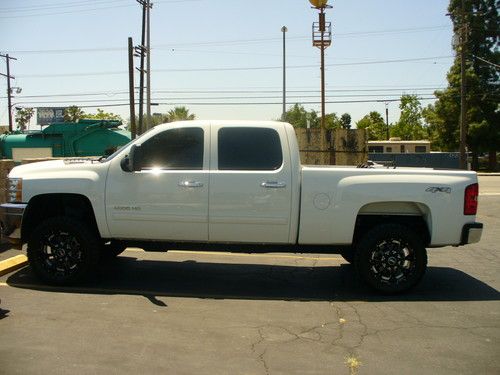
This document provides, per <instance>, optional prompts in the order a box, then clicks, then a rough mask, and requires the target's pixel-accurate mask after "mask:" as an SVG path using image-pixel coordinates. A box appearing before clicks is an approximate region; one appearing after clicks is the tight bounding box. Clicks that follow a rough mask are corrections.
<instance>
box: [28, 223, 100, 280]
mask: <svg viewBox="0 0 500 375" xmlns="http://www.w3.org/2000/svg"><path fill="white" fill-rule="evenodd" d="M27 252H28V259H29V262H30V265H31V268H32V269H33V272H34V273H35V275H36V276H38V277H39V278H40V279H41V280H43V281H45V282H47V283H50V284H56V285H68V284H74V283H76V282H79V281H82V280H83V279H85V278H88V277H89V276H90V275H91V273H92V271H94V270H95V268H96V266H97V263H98V260H99V242H98V241H97V236H96V234H95V233H94V232H93V231H91V230H89V229H88V228H87V227H86V226H85V224H83V223H82V222H80V221H77V220H75V219H72V218H67V217H54V218H50V219H47V220H45V221H44V222H42V223H41V224H40V225H39V226H38V227H37V228H36V229H35V230H34V231H33V233H32V236H31V239H30V241H29V242H28V251H27Z"/></svg>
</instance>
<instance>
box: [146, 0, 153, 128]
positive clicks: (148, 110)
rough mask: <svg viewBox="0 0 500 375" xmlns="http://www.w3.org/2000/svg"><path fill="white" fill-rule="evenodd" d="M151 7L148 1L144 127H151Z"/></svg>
mask: <svg viewBox="0 0 500 375" xmlns="http://www.w3.org/2000/svg"><path fill="white" fill-rule="evenodd" d="M152 7H153V4H150V3H149V0H148V5H147V13H146V20H147V38H146V48H147V56H146V74H147V75H146V78H147V79H146V87H147V89H146V129H149V128H150V127H151V28H150V24H151V23H150V19H149V11H150V9H151V8H152Z"/></svg>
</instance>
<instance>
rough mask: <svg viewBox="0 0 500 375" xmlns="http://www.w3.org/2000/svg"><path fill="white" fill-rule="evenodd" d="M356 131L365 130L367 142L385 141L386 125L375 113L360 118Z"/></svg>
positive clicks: (377, 113)
mask: <svg viewBox="0 0 500 375" xmlns="http://www.w3.org/2000/svg"><path fill="white" fill-rule="evenodd" d="M356 127H357V128H358V129H366V131H367V134H368V140H370V141H378V140H385V139H387V125H386V124H385V122H384V118H383V117H382V115H381V114H380V113H379V112H377V111H372V112H370V113H369V114H367V115H365V116H364V117H363V118H361V119H360V120H359V121H358V122H357V123H356Z"/></svg>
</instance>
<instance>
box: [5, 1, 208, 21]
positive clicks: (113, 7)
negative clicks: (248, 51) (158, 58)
mask: <svg viewBox="0 0 500 375" xmlns="http://www.w3.org/2000/svg"><path fill="white" fill-rule="evenodd" d="M193 1H202V0H158V1H155V3H185V2H193ZM90 5H91V4H90ZM96 5H98V4H96ZM102 5H105V4H102ZM132 6H135V4H123V5H112V6H103V7H99V8H88V9H77V10H73V11H71V10H69V11H61V12H52V13H34V14H22V15H7V16H0V19H1V18H9V19H10V18H26V17H40V16H55V15H60V14H71V13H75V12H78V13H81V12H94V11H101V10H107V9H116V8H126V7H132ZM40 10H43V9H40ZM35 12H36V10H35Z"/></svg>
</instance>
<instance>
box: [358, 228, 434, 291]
mask: <svg viewBox="0 0 500 375" xmlns="http://www.w3.org/2000/svg"><path fill="white" fill-rule="evenodd" d="M354 262H355V266H356V272H357V274H358V276H359V277H360V278H361V279H362V280H363V281H365V282H366V283H367V284H368V285H370V286H371V287H372V288H374V289H376V290H377V291H379V292H382V293H386V294H395V293H401V292H404V291H407V290H409V289H411V288H413V287H414V286H415V285H417V283H418V282H419V281H420V280H421V279H422V277H423V276H424V273H425V270H426V268H427V252H426V249H425V246H424V244H423V242H422V240H421V239H420V238H419V237H417V236H416V234H415V233H414V232H413V231H411V229H410V228H408V227H405V226H403V225H399V224H382V225H378V226H376V227H375V228H373V229H371V230H370V231H369V232H367V233H366V234H365V235H364V236H363V238H362V239H361V241H360V242H359V243H358V246H357V249H356V253H355V260H354Z"/></svg>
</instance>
